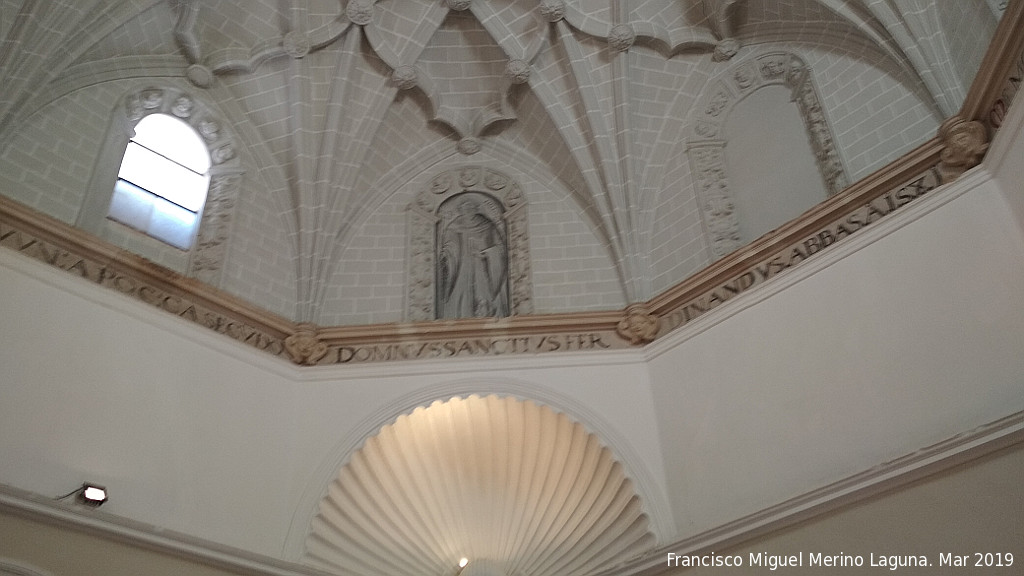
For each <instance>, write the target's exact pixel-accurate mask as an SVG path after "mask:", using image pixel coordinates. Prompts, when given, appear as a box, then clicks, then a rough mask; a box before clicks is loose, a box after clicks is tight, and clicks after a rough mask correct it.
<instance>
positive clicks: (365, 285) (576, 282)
mask: <svg viewBox="0 0 1024 576" xmlns="http://www.w3.org/2000/svg"><path fill="white" fill-rule="evenodd" d="M437 146H444V147H449V146H451V143H450V142H441V143H440V144H437ZM436 154H437V152H435V151H431V150H427V151H426V152H425V153H424V154H423V156H424V157H426V158H432V157H433V156H434V155H436ZM526 159H527V158H525V155H523V154H520V155H519V157H517V158H512V157H510V156H508V155H501V154H496V153H494V152H493V151H485V152H481V153H479V154H477V155H474V156H472V157H468V158H467V157H465V156H461V155H458V156H452V157H450V158H449V159H448V160H446V161H445V162H444V163H443V164H441V165H436V166H433V167H431V168H430V170H429V172H423V173H421V174H419V175H417V176H416V177H415V178H413V179H412V180H410V181H409V182H408V183H406V184H405V185H402V186H401V187H400V191H398V192H396V193H395V194H393V195H391V196H390V197H389V198H388V199H387V200H386V201H385V202H384V203H382V204H381V205H380V206H379V207H378V208H377V209H376V210H375V211H374V212H373V213H372V214H370V215H368V217H367V218H366V219H365V220H364V221H363V222H361V223H359V224H358V225H357V226H356V227H355V229H354V232H353V233H352V234H351V236H350V237H349V239H348V244H347V245H346V247H345V249H344V250H343V251H340V253H339V256H338V260H337V264H336V268H335V271H334V274H333V275H332V276H331V278H330V281H329V282H328V285H327V287H326V290H325V298H324V303H323V307H322V310H321V312H320V315H319V317H318V320H317V322H318V323H319V324H322V325H338V324H342V325H346V324H370V323H379V322H398V321H402V320H403V319H404V316H405V306H406V303H405V293H406V288H405V282H406V279H405V273H406V262H405V258H406V254H405V250H406V243H407V236H406V234H407V230H406V225H407V215H406V207H407V206H408V205H409V203H410V202H411V201H412V199H413V197H414V195H415V193H416V192H417V191H419V187H420V186H426V185H427V183H428V182H429V179H430V177H432V176H433V175H435V174H439V173H441V172H443V171H444V170H446V169H447V168H450V167H453V166H461V165H484V166H488V167H493V168H494V169H495V170H499V171H502V172H504V173H506V174H508V175H509V176H512V177H513V178H516V179H517V180H518V182H519V184H520V186H521V187H522V188H523V191H524V192H525V193H526V197H527V200H526V202H527V210H528V222H529V231H530V256H531V266H532V271H533V290H532V292H533V306H534V313H537V314H545V313H555V312H569V311H586V310H613V309H617V308H622V307H623V306H625V301H624V298H623V296H622V289H621V285H620V284H619V281H618V279H617V276H616V275H615V270H614V267H613V266H612V263H611V260H610V258H609V256H608V253H607V250H606V249H605V247H604V245H603V244H602V243H601V242H600V241H599V240H598V239H597V238H596V236H595V235H594V232H593V229H592V227H591V226H590V225H589V224H588V223H587V222H585V221H584V220H583V218H582V217H581V216H580V214H579V212H578V208H577V206H576V205H575V203H574V201H573V200H572V199H571V198H569V196H568V194H567V192H566V191H565V190H564V189H563V188H562V184H561V183H560V182H559V181H558V180H557V179H556V178H555V177H554V176H553V175H551V174H547V175H546V177H547V180H546V181H543V182H538V181H537V180H534V178H533V177H535V176H537V175H540V176H542V177H543V176H544V171H538V174H523V173H522V172H516V171H514V170H510V164H511V165H517V164H521V163H522V162H523V161H525V160H526ZM385 180H386V179H385ZM375 193H377V192H375Z"/></svg>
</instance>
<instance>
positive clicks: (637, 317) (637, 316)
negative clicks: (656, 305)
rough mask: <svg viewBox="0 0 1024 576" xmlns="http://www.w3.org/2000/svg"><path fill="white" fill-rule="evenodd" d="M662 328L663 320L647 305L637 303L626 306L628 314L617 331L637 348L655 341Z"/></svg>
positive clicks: (616, 328) (620, 322)
mask: <svg viewBox="0 0 1024 576" xmlns="http://www.w3.org/2000/svg"><path fill="white" fill-rule="evenodd" d="M660 327H661V319H660V318H658V316H657V315H655V314H652V313H651V311H650V309H648V308H647V305H646V304H642V303H636V304H630V305H629V306H626V313H625V316H624V317H623V318H622V320H619V324H618V325H617V326H616V327H615V331H616V332H617V333H618V334H619V336H622V338H623V339H624V340H628V341H629V343H630V344H632V345H634V346H637V345H640V344H647V343H648V342H652V341H654V338H655V337H657V335H658V329H659V328H660Z"/></svg>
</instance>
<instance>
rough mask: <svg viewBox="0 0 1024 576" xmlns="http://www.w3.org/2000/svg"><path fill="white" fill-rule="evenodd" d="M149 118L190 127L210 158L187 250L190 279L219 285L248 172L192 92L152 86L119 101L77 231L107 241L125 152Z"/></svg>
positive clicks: (218, 122)
mask: <svg viewBox="0 0 1024 576" xmlns="http://www.w3.org/2000/svg"><path fill="white" fill-rule="evenodd" d="M150 114H166V115H168V116H171V117H174V118H177V119H178V120H181V121H183V122H185V123H186V124H188V125H189V126H190V127H191V128H192V129H193V130H195V131H196V134H198V135H199V138H200V140H202V142H203V144H204V145H205V146H206V150H207V153H208V154H209V155H210V170H209V175H210V184H209V187H208V189H207V192H206V200H205V201H204V203H203V206H202V208H201V209H200V212H199V225H198V226H197V229H196V231H195V238H194V239H193V242H192V246H191V248H189V249H188V250H187V252H188V266H187V270H186V275H187V276H189V277H193V278H196V279H198V280H200V281H201V282H204V283H206V284H209V285H212V286H217V285H218V284H219V282H220V275H221V269H222V268H223V265H224V259H225V257H226V255H227V243H228V240H229V238H230V235H231V230H232V221H233V214H234V208H235V205H236V204H237V200H238V194H239V190H240V188H241V180H242V174H243V173H244V169H243V167H242V163H241V161H240V160H239V158H238V156H237V150H238V147H237V145H236V142H235V137H234V134H233V133H232V132H231V130H230V129H229V128H228V127H227V126H226V124H225V122H224V121H223V120H222V119H221V117H220V115H218V114H216V113H215V112H214V111H213V109H212V107H211V106H209V105H207V104H206V103H204V102H203V101H202V99H200V98H196V97H195V96H194V95H192V94H190V93H189V92H186V91H184V90H181V89H178V88H174V87H170V86H150V87H147V88H143V89H141V90H133V91H131V92H129V93H128V94H127V95H125V96H124V97H123V98H122V99H120V100H119V102H118V104H117V106H116V107H115V108H114V110H113V112H112V114H111V117H110V124H109V126H108V128H107V133H106V135H105V137H104V140H103V143H102V145H101V148H100V152H99V154H98V155H97V158H96V162H95V165H94V168H93V172H92V176H91V178H90V180H89V185H88V188H87V189H86V195H85V200H84V202H83V204H82V207H81V209H80V210H79V213H78V218H77V220H76V222H75V226H76V227H78V228H81V229H83V230H85V231H87V232H90V233H91V234H93V235H95V236H98V237H101V238H102V237H105V234H104V232H105V230H106V226H107V225H108V224H107V216H108V213H109V211H110V201H111V198H112V197H113V193H114V185H115V184H116V183H117V179H118V173H119V171H120V168H121V161H122V159H123V158H124V153H125V150H126V149H127V148H128V143H129V141H130V140H131V138H132V137H133V136H134V134H135V126H136V125H138V123H139V122H140V121H142V119H143V118H145V117H147V116H149V115H150ZM154 241H156V242H162V241H161V240H159V239H154Z"/></svg>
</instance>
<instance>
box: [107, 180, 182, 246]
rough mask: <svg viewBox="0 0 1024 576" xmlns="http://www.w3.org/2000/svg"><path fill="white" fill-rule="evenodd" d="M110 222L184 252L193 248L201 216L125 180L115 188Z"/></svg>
mask: <svg viewBox="0 0 1024 576" xmlns="http://www.w3.org/2000/svg"><path fill="white" fill-rule="evenodd" d="M110 218H111V219H113V220H116V221H118V222H120V223H122V224H124V225H126V226H129V227H131V228H134V229H136V230H139V231H140V232H145V233H146V234H148V235H150V236H152V237H154V238H156V239H158V240H162V241H164V242H167V243H168V244H171V245H172V246H174V247H176V248H180V249H182V250H187V249H188V248H189V247H190V246H191V245H192V236H193V234H194V233H195V229H196V224H198V222H199V215H198V214H196V213H194V212H190V211H189V210H186V209H184V208H182V207H181V206H178V205H177V204H172V203H171V202H168V201H167V200H164V199H163V198H160V197H159V196H156V195H154V194H150V193H149V192H147V191H146V190H143V189H142V188H139V187H138V186H135V185H134V184H132V183H131V182H126V181H124V180H118V181H117V184H116V185H115V186H114V196H113V198H112V199H111V202H110Z"/></svg>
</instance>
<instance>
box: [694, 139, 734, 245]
mask: <svg viewBox="0 0 1024 576" xmlns="http://www.w3.org/2000/svg"><path fill="white" fill-rule="evenodd" d="M689 156H690V165H691V170H692V172H693V178H694V181H695V182H696V184H697V201H698V202H699V204H700V209H701V214H702V215H703V216H704V225H705V226H706V228H707V233H708V237H709V241H710V243H711V253H712V255H713V256H714V257H715V258H716V259H717V258H721V257H722V256H725V255H726V254H728V253H729V252H732V251H733V250H735V249H737V248H739V247H740V246H741V245H742V241H741V240H740V222H739V219H738V218H737V217H736V206H735V204H734V203H733V197H732V192H731V191H730V190H729V179H728V178H727V177H726V172H725V142H722V141H711V142H705V143H703V144H702V145H700V146H693V147H691V148H690V151H689Z"/></svg>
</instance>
